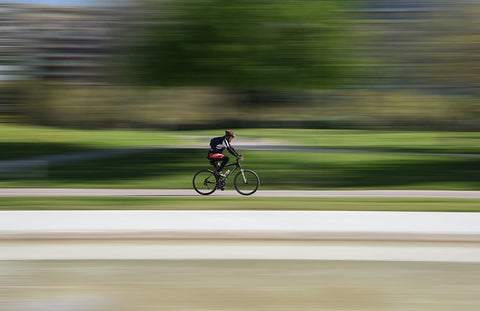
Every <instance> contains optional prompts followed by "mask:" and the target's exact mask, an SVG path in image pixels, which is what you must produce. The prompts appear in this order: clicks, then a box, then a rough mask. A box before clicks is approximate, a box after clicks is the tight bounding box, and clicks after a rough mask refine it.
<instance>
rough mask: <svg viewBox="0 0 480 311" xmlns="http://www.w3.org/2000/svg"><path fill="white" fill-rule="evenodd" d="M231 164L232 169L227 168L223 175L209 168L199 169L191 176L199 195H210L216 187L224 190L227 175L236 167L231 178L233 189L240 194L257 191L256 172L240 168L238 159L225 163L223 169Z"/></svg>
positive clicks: (257, 179)
mask: <svg viewBox="0 0 480 311" xmlns="http://www.w3.org/2000/svg"><path fill="white" fill-rule="evenodd" d="M232 166H233V169H232V170H227V171H226V173H225V177H222V176H219V175H218V174H216V173H215V172H214V171H212V170H209V169H203V170H199V171H198V172H197V173H196V174H195V175H194V176H193V188H194V189H195V191H197V192H198V193H199V194H201V195H210V194H212V193H214V192H215V190H217V189H220V190H225V185H226V183H227V180H228V177H230V176H231V175H232V174H233V173H234V172H235V171H236V170H237V169H240V171H239V172H238V173H237V174H236V175H235V177H234V179H233V186H234V187H235V190H237V192H238V193H240V194H242V195H251V194H254V193H255V191H257V189H258V186H260V179H259V178H258V175H257V173H255V172H254V171H252V170H248V169H244V168H242V166H241V165H240V159H237V161H236V162H235V163H232V164H229V165H226V166H225V169H227V168H228V167H232Z"/></svg>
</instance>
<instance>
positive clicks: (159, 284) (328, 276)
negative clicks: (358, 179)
mask: <svg viewBox="0 0 480 311" xmlns="http://www.w3.org/2000/svg"><path fill="white" fill-rule="evenodd" d="M479 271H480V266H479V264H454V263H415V262H412V263H402V262H348V261H347V262H332V261H236V260H228V261H188V260H187V261H118V260H117V261H21V262H18V261H1V262H0V276H1V277H0V288H1V289H2V295H1V296H0V310H2V311H3V310H5V311H6V310H8V311H27V310H36V311H44V310H45V311H47V310H48V311H57V310H58V311H60V310H75V311H83V310H85V311H113V310H115V311H129V310H138V311H150V310H191V311H203V310H225V311H229V310H232V311H233V310H298V311H303V310H305V311H306V310H344V311H350V310H351V311H353V310H369V311H372V310H378V311H383V310H402V311H416V310H438V311H451V310H452V309H455V310H461V311H476V310H478V309H479V308H480V299H479V297H478V295H477V293H478V292H479V290H480V286H479V283H478V279H479V277H480V274H479V273H480V272H479Z"/></svg>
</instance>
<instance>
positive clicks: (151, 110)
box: [0, 0, 480, 130]
mask: <svg viewBox="0 0 480 311" xmlns="http://www.w3.org/2000/svg"><path fill="white" fill-rule="evenodd" d="M27 2H28V1H23V3H15V2H14V1H12V2H4V3H0V15H1V16H2V18H1V19H0V40H1V41H0V46H1V49H2V50H1V53H0V97H1V98H0V99H1V100H0V105H1V106H0V109H1V111H2V113H7V114H10V115H12V116H14V117H15V118H18V117H21V119H22V120H30V121H33V122H36V123H44V124H52V125H63V126H65V125H68V126H70V127H71V126H77V127H90V128H91V127H112V126H117V127H118V126H133V125H135V126H144V127H148V126H155V127H163V128H175V129H178V128H186V127H201V126H203V127H205V126H210V127H211V126H213V125H216V124H218V122H219V121H225V120H229V121H236V122H240V121H241V122H242V123H241V124H242V125H244V126H249V127H252V126H258V124H259V123H260V122H261V124H262V125H263V126H290V127H292V126H300V127H325V126H327V127H329V128H331V127H368V128H379V127H380V128H412V127H413V128H422V129H438V128H442V129H454V130H458V129H463V130H478V129H479V124H480V122H479V120H480V119H479V118H480V109H479V105H478V102H479V100H478V99H479V98H478V96H479V94H478V89H479V86H480V80H479V75H478V72H477V70H478V68H479V66H480V64H479V61H480V60H479V58H478V50H479V42H480V38H479V34H480V21H479V19H478V16H479V15H478V13H479V12H480V3H479V2H478V1H467V0H459V1H443V0H436V1H435V0H417V1H403V0H389V1H374V0H364V1H308V0H302V1H301V2H300V1H299V0H297V1H274V2H272V1H265V0H263V1H239V0H236V1H233V0H232V1H230V2H229V3H228V5H225V3H224V1H221V0H208V1H196V0H194V1H192V0H177V1H148V0H146V1H119V0H117V1H103V2H99V3H98V5H95V6H88V5H86V6H81V7H80V6H74V4H75V1H70V2H68V3H65V5H64V6H59V5H56V6H51V5H47V4H44V5H41V3H42V1H41V0H38V1H31V2H32V3H33V2H35V3H36V5H33V4H32V5H29V4H26V3H27ZM58 2H59V1H57V3H58ZM44 3H48V2H44ZM103 4H104V5H103ZM145 86H148V88H146V87H145ZM225 103H228V104H229V105H228V106H229V107H228V108H229V109H217V108H218V107H219V106H221V105H224V104H225ZM119 107H121V109H119Z"/></svg>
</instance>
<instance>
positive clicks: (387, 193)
mask: <svg viewBox="0 0 480 311" xmlns="http://www.w3.org/2000/svg"><path fill="white" fill-rule="evenodd" d="M27 196H30V197H51V196H82V197H85V196H111V197H122V196H141V197H200V195H199V194H197V193H196V192H195V191H194V190H193V189H79V188H75V189H74V188H0V197H27ZM211 196H221V197H239V196H241V195H240V194H238V193H237V192H235V191H233V190H230V191H223V192H222V191H216V192H215V193H213V194H212V195H211ZM253 196H254V197H303V198H337V197H339V198H340V197H341V198H443V199H445V198H460V199H480V191H448V190H259V191H257V192H256V193H255V194H254V195H253Z"/></svg>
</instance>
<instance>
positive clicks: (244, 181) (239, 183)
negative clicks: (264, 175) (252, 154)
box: [233, 170, 260, 195]
mask: <svg viewBox="0 0 480 311" xmlns="http://www.w3.org/2000/svg"><path fill="white" fill-rule="evenodd" d="M233 185H234V186H235V190H237V191H238V193H240V194H243V195H251V194H254V193H255V191H257V189H258V186H260V179H259V178H258V176H257V174H256V173H255V172H254V171H252V170H242V171H240V172H238V173H237V175H235V179H234V180H233Z"/></svg>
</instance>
